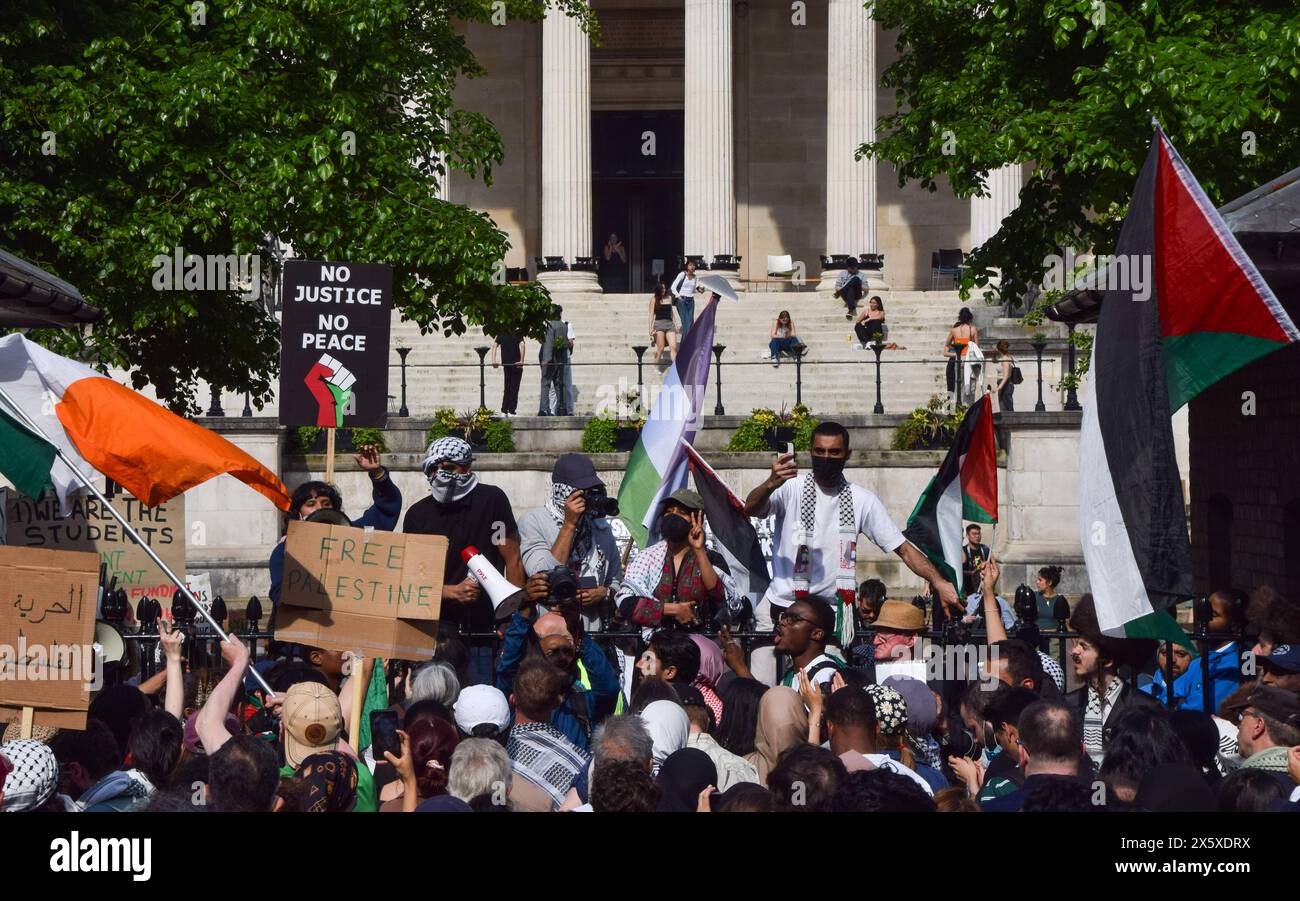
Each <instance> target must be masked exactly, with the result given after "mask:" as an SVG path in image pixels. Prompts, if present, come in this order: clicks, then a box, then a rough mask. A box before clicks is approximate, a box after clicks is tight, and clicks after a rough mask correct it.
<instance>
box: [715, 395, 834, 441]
mask: <svg viewBox="0 0 1300 901" xmlns="http://www.w3.org/2000/svg"><path fill="white" fill-rule="evenodd" d="M816 427H817V420H816V419H814V418H813V417H812V415H811V414H810V413H809V412H808V407H807V406H806V405H804V404H795V406H794V409H792V410H791V411H790V412H789V413H787V412H786V411H785V407H782V408H781V411H780V412H779V413H778V412H775V411H773V410H770V409H768V408H766V407H759V408H757V409H754V410H751V411H750V414H749V416H748V418H746V419H745V421H744V422H742V423H741V424H740V425H739V426H738V427H737V428H736V431H735V432H734V433H733V434H732V436H731V440H730V441H728V442H727V447H726V450H729V451H764V450H770V451H774V452H780V451H783V450H785V446H786V444H793V445H794V448H795V450H808V449H809V448H811V447H812V433H813V429H815V428H816Z"/></svg>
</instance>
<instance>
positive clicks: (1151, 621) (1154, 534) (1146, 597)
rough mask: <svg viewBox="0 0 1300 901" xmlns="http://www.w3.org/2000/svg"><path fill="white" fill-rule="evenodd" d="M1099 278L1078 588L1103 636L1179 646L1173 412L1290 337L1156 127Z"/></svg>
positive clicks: (1182, 535) (1186, 569) (1180, 563)
mask: <svg viewBox="0 0 1300 901" xmlns="http://www.w3.org/2000/svg"><path fill="white" fill-rule="evenodd" d="M1099 268H1100V267H1099ZM1126 274H1127V277H1124V276H1125V275H1126ZM1105 275H1106V284H1105V288H1106V291H1105V293H1104V296H1103V297H1102V305H1101V314H1100V318H1099V320H1098V323H1097V334H1096V338H1095V341H1094V343H1093V351H1092V363H1091V368H1090V370H1089V375H1088V378H1087V384H1086V387H1085V390H1084V399H1083V407H1084V413H1083V429H1082V433H1081V435H1080V440H1079V477H1080V484H1079V530H1080V537H1081V539H1082V542H1083V556H1084V562H1085V564H1086V565H1087V568H1088V581H1089V582H1090V583H1091V588H1092V594H1093V598H1094V599H1095V601H1096V607H1097V621H1098V625H1099V626H1100V627H1101V630H1102V631H1103V632H1104V633H1105V634H1107V635H1112V636H1121V637H1129V638H1160V639H1171V640H1175V641H1183V640H1185V639H1186V636H1185V635H1184V633H1183V631H1182V629H1181V628H1179V627H1178V626H1177V624H1176V623H1175V622H1174V620H1173V618H1172V617H1171V616H1170V615H1169V613H1168V612H1167V611H1166V609H1165V608H1167V607H1170V606H1172V605H1174V604H1176V603H1178V602H1179V601H1181V600H1185V599H1187V598H1190V597H1192V594H1193V583H1192V555H1191V544H1190V541H1189V539H1188V535H1187V521H1186V516H1185V514H1184V509H1183V493H1182V488H1181V486H1180V483H1179V477H1178V464H1177V462H1176V460H1175V458H1174V436H1173V427H1172V423H1171V416H1172V414H1173V412H1174V411H1175V410H1177V409H1178V408H1179V407H1181V406H1182V405H1183V404H1185V403H1187V402H1188V401H1189V400H1191V399H1192V398H1193V397H1195V396H1196V395H1197V394H1198V393H1200V392H1201V391H1203V390H1204V389H1205V388H1207V387H1209V386H1210V385H1212V384H1213V383H1214V382H1216V381H1218V380H1219V379H1221V378H1223V377H1224V376H1225V375H1227V374H1228V373H1230V372H1233V371H1235V370H1236V369H1238V368H1240V367H1242V366H1244V365H1246V364H1247V363H1250V362H1251V361H1253V360H1257V359H1259V358H1260V357H1262V356H1264V355H1265V354H1267V353H1271V352H1272V351H1274V350H1278V349H1279V348H1282V347H1285V346H1286V345H1287V344H1289V343H1290V342H1292V341H1295V340H1297V338H1300V333H1297V331H1296V328H1295V326H1294V325H1293V324H1292V322H1291V320H1290V318H1289V317H1288V316H1287V314H1286V313H1285V311H1283V309H1282V306H1281V304H1280V303H1279V302H1278V300H1277V298H1276V297H1275V296H1274V295H1273V292H1272V290H1271V289H1270V288H1269V287H1268V285H1267V284H1265V282H1264V280H1263V278H1262V277H1261V276H1260V274H1259V271H1258V270H1257V269H1256V268H1255V266H1254V264H1253V263H1252V262H1251V261H1250V259H1249V258H1248V257H1247V256H1246V253H1245V251H1244V250H1242V248H1241V245H1240V244H1238V243H1237V239H1236V238H1235V237H1233V235H1232V233H1231V232H1230V231H1229V230H1228V227H1227V225H1226V224H1225V223H1224V221H1223V219H1222V217H1220V216H1219V213H1218V211H1217V210H1215V208H1214V206H1213V205H1212V204H1211V203H1210V200H1209V198H1208V197H1206V195H1205V192H1204V191H1203V190H1201V186H1200V185H1199V184H1198V183H1197V181H1196V179H1195V177H1193V175H1192V173H1191V171H1190V170H1188V168H1187V165H1186V163H1184V162H1183V160H1182V158H1181V157H1179V156H1178V152H1177V151H1176V150H1175V149H1174V147H1173V145H1172V144H1170V142H1169V139H1168V138H1167V137H1165V135H1164V133H1163V132H1162V131H1160V130H1159V129H1157V130H1156V134H1155V137H1154V139H1153V140H1152V143H1151V150H1150V152H1149V153H1148V154H1147V159H1146V163H1145V165H1144V166H1143V167H1142V171H1141V173H1140V174H1139V175H1138V180H1137V185H1136V187H1135V188H1134V189H1133V198H1132V201H1131V202H1130V204H1129V211H1128V215H1127V216H1126V217H1125V219H1124V224H1123V226H1122V227H1121V229H1120V234H1119V242H1118V244H1117V245H1116V248H1115V254H1114V256H1113V257H1112V261H1111V262H1110V263H1109V265H1108V268H1107V270H1106V272H1105ZM1144 275H1147V276H1150V277H1149V278H1144V277H1143V276H1144ZM1117 283H1118V284H1117Z"/></svg>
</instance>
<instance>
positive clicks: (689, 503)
mask: <svg viewBox="0 0 1300 901" xmlns="http://www.w3.org/2000/svg"><path fill="white" fill-rule="evenodd" d="M669 501H671V502H672V503H674V504H680V505H681V506H683V507H685V508H686V509H687V510H703V509H704V498H702V497H700V495H699V492H696V491H692V490H691V489H689V488H678V489H677V490H676V491H674V492H673V493H672V494H670V495H668V496H667V497H666V498H664V503H665V504H667V503H668V502H669Z"/></svg>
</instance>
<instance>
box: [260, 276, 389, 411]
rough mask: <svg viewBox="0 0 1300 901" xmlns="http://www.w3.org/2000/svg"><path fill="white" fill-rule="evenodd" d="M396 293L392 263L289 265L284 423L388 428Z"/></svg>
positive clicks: (283, 331) (283, 330)
mask: <svg viewBox="0 0 1300 901" xmlns="http://www.w3.org/2000/svg"><path fill="white" fill-rule="evenodd" d="M392 295H393V269H392V267H391V266H383V265H379V264H376V263H321V262H309V261H306V260H291V261H290V262H287V263H285V264H284V291H283V295H282V296H283V300H282V303H283V307H284V314H283V318H282V319H281V322H280V394H279V398H280V424H281V425H288V426H301V425H306V426H321V427H323V428H341V427H343V426H373V427H377V428H382V427H383V426H384V422H385V420H386V419H387V417H388V334H389V326H390V316H391V313H392V309H393V301H392Z"/></svg>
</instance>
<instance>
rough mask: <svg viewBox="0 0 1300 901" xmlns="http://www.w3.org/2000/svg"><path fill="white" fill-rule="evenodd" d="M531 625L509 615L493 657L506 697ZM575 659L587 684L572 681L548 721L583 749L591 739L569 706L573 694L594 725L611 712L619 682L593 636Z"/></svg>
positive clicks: (531, 622)
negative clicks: (583, 703) (580, 699)
mask: <svg viewBox="0 0 1300 901" xmlns="http://www.w3.org/2000/svg"><path fill="white" fill-rule="evenodd" d="M532 627H533V621H532V620H530V619H524V618H523V617H522V616H521V615H520V614H518V613H516V614H515V615H514V616H513V617H511V618H510V625H509V626H508V627H507V628H506V637H505V643H504V644H503V645H502V647H501V659H500V660H499V661H497V688H499V689H501V691H502V692H503V693H504V694H505V696H506V697H510V692H512V691H513V690H514V683H515V674H516V673H518V672H519V664H520V663H522V662H523V659H524V657H525V656H527V653H528V632H529V630H530V629H532ZM578 659H579V660H580V661H581V662H582V666H583V668H584V669H585V670H586V671H587V681H588V683H589V684H590V685H591V687H590V688H585V687H583V685H582V683H581V682H575V683H574V684H573V686H572V687H571V688H570V689H569V693H568V694H566V695H565V696H564V703H563V704H561V705H560V706H559V707H558V708H557V709H556V710H554V711H553V712H552V713H551V725H552V726H554V727H555V728H556V729H559V730H560V731H561V732H563V733H564V736H565V738H567V739H568V740H569V741H571V742H573V743H574V744H575V745H577V746H578V747H579V748H582V750H584V751H586V750H587V749H588V748H589V747H590V745H591V740H590V736H589V735H588V734H587V728H586V727H584V726H583V723H582V720H581V719H579V718H578V714H577V712H576V711H575V710H574V708H573V694H574V693H575V692H577V693H581V694H582V695H583V698H584V700H586V702H587V723H588V725H589V726H591V727H593V728H594V727H595V725H596V724H597V723H599V722H600V721H601V720H603V719H604V718H605V717H607V716H609V715H610V714H612V713H613V712H614V707H615V705H616V704H617V703H618V692H619V684H618V675H617V674H616V673H615V672H614V668H613V667H612V666H610V665H609V661H608V660H607V659H606V658H605V652H604V651H602V650H601V649H600V645H599V644H598V643H597V642H596V641H595V640H594V639H592V638H588V639H587V640H585V641H584V642H583V643H582V653H581V654H580V655H579V658H578Z"/></svg>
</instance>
